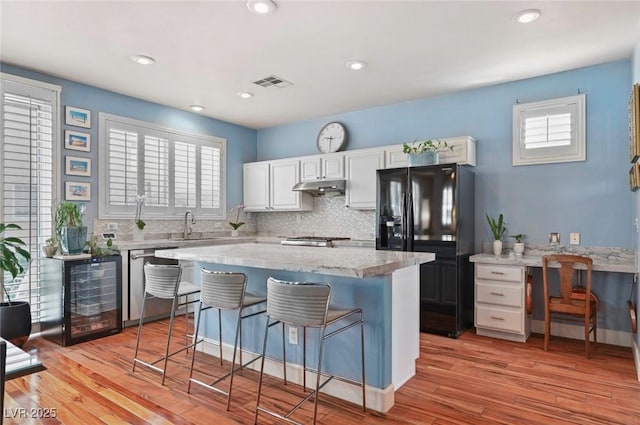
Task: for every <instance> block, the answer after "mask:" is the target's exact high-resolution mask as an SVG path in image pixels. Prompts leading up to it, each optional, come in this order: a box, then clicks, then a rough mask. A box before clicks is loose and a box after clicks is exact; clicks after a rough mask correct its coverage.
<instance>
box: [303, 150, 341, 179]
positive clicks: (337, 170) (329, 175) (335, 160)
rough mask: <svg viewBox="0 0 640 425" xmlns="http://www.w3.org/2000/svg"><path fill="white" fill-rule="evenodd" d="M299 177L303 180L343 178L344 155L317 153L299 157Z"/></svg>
mask: <svg viewBox="0 0 640 425" xmlns="http://www.w3.org/2000/svg"><path fill="white" fill-rule="evenodd" d="M300 178H301V181H303V182H308V181H315V180H333V179H344V155H343V154H335V155H318V156H310V157H304V158H301V159H300Z"/></svg>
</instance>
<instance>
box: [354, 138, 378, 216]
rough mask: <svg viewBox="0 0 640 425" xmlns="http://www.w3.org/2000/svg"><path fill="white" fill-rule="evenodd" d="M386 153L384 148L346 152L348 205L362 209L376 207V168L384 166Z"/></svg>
mask: <svg viewBox="0 0 640 425" xmlns="http://www.w3.org/2000/svg"><path fill="white" fill-rule="evenodd" d="M384 155H385V151H384V150H383V149H361V150H356V151H352V152H347V153H345V155H344V160H345V164H346V165H345V170H346V178H347V190H346V192H345V198H346V199H345V205H346V206H347V207H349V208H354V209H360V210H365V209H375V208H376V191H377V189H376V179H377V175H376V170H378V169H380V168H384Z"/></svg>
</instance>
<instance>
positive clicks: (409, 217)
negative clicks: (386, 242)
mask: <svg viewBox="0 0 640 425" xmlns="http://www.w3.org/2000/svg"><path fill="white" fill-rule="evenodd" d="M413 229H414V227H413V194H412V193H409V194H407V251H413Z"/></svg>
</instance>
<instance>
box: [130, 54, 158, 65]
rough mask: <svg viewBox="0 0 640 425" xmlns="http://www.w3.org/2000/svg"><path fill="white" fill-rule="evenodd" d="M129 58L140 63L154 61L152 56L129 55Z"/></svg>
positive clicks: (145, 63)
mask: <svg viewBox="0 0 640 425" xmlns="http://www.w3.org/2000/svg"><path fill="white" fill-rule="evenodd" d="M131 60H132V61H134V62H135V63H137V64H140V65H153V64H154V63H156V60H155V59H154V58H152V57H150V56H145V55H134V56H131Z"/></svg>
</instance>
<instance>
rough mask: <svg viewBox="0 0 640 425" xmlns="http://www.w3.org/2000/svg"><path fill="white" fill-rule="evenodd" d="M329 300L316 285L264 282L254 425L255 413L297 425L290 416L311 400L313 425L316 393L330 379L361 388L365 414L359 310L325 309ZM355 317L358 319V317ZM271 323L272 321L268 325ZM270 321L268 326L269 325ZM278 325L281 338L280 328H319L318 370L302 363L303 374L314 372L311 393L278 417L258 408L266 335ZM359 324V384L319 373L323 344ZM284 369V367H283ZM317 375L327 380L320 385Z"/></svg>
mask: <svg viewBox="0 0 640 425" xmlns="http://www.w3.org/2000/svg"><path fill="white" fill-rule="evenodd" d="M330 300H331V287H330V286H329V285H327V284H319V283H299V282H286V281H281V280H276V279H274V278H272V277H270V278H269V279H268V280H267V323H266V327H265V331H264V337H265V338H264V343H263V347H262V364H261V366H260V380H259V383H258V397H257V400H256V412H255V417H254V423H256V424H257V423H258V413H259V412H264V413H267V414H269V415H271V416H274V417H276V418H279V419H283V420H286V421H287V422H290V423H295V424H297V423H298V422H296V421H294V420H292V419H290V416H291V415H292V414H293V413H294V412H295V411H296V410H298V409H299V408H300V407H302V405H303V404H304V403H305V402H307V401H309V400H310V399H311V398H312V397H313V398H314V406H313V424H315V423H316V416H317V413H318V396H319V391H320V390H321V389H322V388H323V387H324V386H325V385H326V384H327V383H329V381H331V380H332V379H334V378H335V379H338V380H341V381H344V382H348V383H351V384H356V385H359V386H360V387H362V410H363V411H365V412H366V410H367V407H366V406H367V405H366V395H365V376H364V375H365V373H364V317H363V312H362V309H361V308H354V309H347V310H341V309H334V308H332V307H330V306H329V302H330ZM350 316H355V320H350V321H349V322H348V323H346V324H344V325H342V326H338V327H336V328H335V329H333V328H332V330H331V331H330V332H327V327H329V326H331V325H334V324H336V323H337V322H339V321H341V320H343V319H347V318H349V317H350ZM358 316H359V317H358ZM272 320H273V322H271V321H272ZM270 322H271V323H270ZM278 323H282V327H283V335H284V325H285V324H287V325H289V326H297V327H303V328H305V329H306V328H307V327H310V328H319V329H320V337H319V340H318V341H319V351H318V368H317V369H316V370H314V369H311V368H307V367H306V360H305V363H304V366H303V368H304V370H303V375H305V374H306V372H307V371H311V372H315V373H316V384H315V390H313V391H312V392H311V393H310V394H308V395H307V396H306V397H304V398H303V399H302V400H301V401H300V402H299V403H298V404H297V405H295V406H294V407H293V408H292V409H290V410H289V411H288V412H286V413H285V414H283V415H282V414H279V413H276V412H273V411H270V410H268V409H265V408H264V407H260V396H261V393H262V378H263V374H264V359H265V355H266V350H267V335H268V333H269V328H270V327H272V326H274V325H277V324H278ZM358 324H359V325H360V344H361V345H360V348H361V361H362V382H355V381H352V380H349V379H346V378H341V377H338V376H334V375H330V374H328V373H325V372H322V371H321V365H322V354H323V351H324V342H325V341H326V340H327V339H329V338H331V337H332V336H335V335H337V334H339V333H341V332H343V331H345V330H347V329H349V328H352V327H353V326H357V325H358ZM303 358H306V344H305V350H304V351H303ZM284 367H285V369H286V364H284ZM320 375H323V376H325V377H327V379H326V380H325V381H324V382H323V383H322V384H320Z"/></svg>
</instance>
